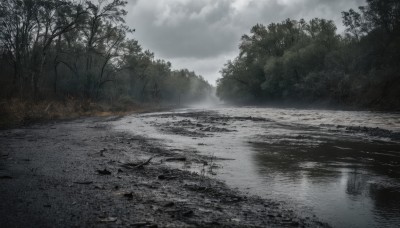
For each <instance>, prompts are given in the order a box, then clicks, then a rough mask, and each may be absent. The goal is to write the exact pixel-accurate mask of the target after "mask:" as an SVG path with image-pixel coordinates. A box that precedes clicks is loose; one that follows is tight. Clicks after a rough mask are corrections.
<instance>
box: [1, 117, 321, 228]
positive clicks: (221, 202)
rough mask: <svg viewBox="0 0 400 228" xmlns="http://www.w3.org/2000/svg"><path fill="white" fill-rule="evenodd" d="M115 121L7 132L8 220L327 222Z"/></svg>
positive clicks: (50, 223)
mask: <svg viewBox="0 0 400 228" xmlns="http://www.w3.org/2000/svg"><path fill="white" fill-rule="evenodd" d="M113 120H114V119H113V118H85V119H80V120H75V121H69V122H58V123H53V124H41V125H34V126H31V127H27V128H20V129H11V130H3V131H0V151H1V154H0V156H1V157H0V202H1V204H0V227H71V226H72V227H73V226H78V227H82V226H89V227H92V226H96V227H97V226H100V227H101V226H107V227H109V226H111V227H127V226H133V227H192V226H208V227H214V226H229V227H235V226H236V227H244V226H249V227H266V226H267V227H270V226H273V227H274V226H278V227H281V226H295V227H296V226H300V227H301V226H312V227H315V226H325V225H324V224H322V223H319V222H317V221H314V219H312V218H311V219H309V218H298V217H297V216H295V215H294V214H293V213H292V212H291V211H289V210H285V209H284V208H282V206H281V205H279V204H277V203H274V202H270V201H266V200H262V199H260V198H257V197H249V196H246V195H244V194H242V193H240V192H237V191H235V190H232V189H229V188H228V187H227V186H226V185H225V184H223V183H221V182H218V181H216V180H213V179H209V178H207V177H204V176H202V175H198V174H193V173H189V172H187V171H182V170H177V169H173V168H171V167H169V166H167V165H166V164H165V160H166V159H168V158H175V157H176V156H177V154H175V153H174V151H169V150H166V149H163V148H162V146H161V145H159V144H158V143H157V142H155V141H154V140H151V139H145V138H142V137H140V136H139V135H140V132H138V133H137V134H138V135H131V134H127V133H121V132H115V131H113V130H111V128H110V127H109V124H108V122H109V121H113ZM151 157H153V158H152V159H151V161H150V162H149V163H146V161H148V159H149V158H151ZM185 159H192V160H196V161H198V162H201V158H199V157H196V155H195V154H192V155H188V156H187V157H185ZM143 163H145V164H143Z"/></svg>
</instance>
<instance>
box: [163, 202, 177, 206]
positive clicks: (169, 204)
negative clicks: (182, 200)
mask: <svg viewBox="0 0 400 228" xmlns="http://www.w3.org/2000/svg"><path fill="white" fill-rule="evenodd" d="M174 205H175V203H174V202H169V203H166V204H165V205H164V207H172V206H174Z"/></svg>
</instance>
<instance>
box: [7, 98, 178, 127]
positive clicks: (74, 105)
mask: <svg viewBox="0 0 400 228" xmlns="http://www.w3.org/2000/svg"><path fill="white" fill-rule="evenodd" d="M0 104H1V105H0V129H6V128H12V127H22V126H27V125H32V124H35V123H43V122H49V121H56V120H73V119H77V118H81V117H110V116H124V115H128V114H132V113H143V112H154V111H161V110H168V109H171V108H173V107H172V106H168V105H160V104H153V103H137V102H134V101H133V100H130V99H125V100H117V101H115V102H95V101H92V100H82V99H75V98H66V99H63V100H42V101H38V102H34V101H30V100H20V99H11V100H1V101H0Z"/></svg>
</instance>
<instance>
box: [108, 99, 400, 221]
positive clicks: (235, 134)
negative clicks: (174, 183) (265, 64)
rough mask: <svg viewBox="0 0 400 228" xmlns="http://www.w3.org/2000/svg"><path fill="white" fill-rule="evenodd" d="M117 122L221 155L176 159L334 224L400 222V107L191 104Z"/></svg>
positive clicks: (174, 144) (168, 143)
mask: <svg viewBox="0 0 400 228" xmlns="http://www.w3.org/2000/svg"><path fill="white" fill-rule="evenodd" d="M115 128H116V129H118V130H126V131H130V132H133V133H134V134H140V135H144V136H147V137H150V138H153V139H156V140H159V141H160V142H162V143H163V145H165V147H166V148H171V149H176V150H180V151H182V154H184V152H185V151H189V150H190V151H195V152H197V153H201V154H204V155H208V156H211V157H215V159H211V160H210V161H209V164H208V166H209V167H208V169H207V172H206V171H205V168H204V165H203V167H202V166H201V165H196V164H191V165H190V164H189V165H188V164H180V163H176V164H173V165H176V166H178V167H180V168H182V169H188V170H190V171H194V172H200V173H202V174H203V175H209V176H212V177H213V178H217V179H220V180H223V181H225V182H226V183H227V184H228V185H229V186H231V187H233V188H238V189H239V190H241V191H243V192H246V193H248V194H255V195H259V196H261V197H264V198H267V199H273V200H275V201H279V202H281V203H282V205H284V206H285V207H290V208H293V210H295V211H296V212H297V213H299V214H302V215H303V216H313V215H315V216H316V217H317V218H318V219H320V220H322V221H323V222H327V223H328V224H330V225H331V226H333V227H398V226H400V137H399V136H400V113H384V112H368V111H332V110H301V109H282V108H255V107H241V108H232V107H216V108H207V109H199V108H197V109H195V108H188V109H179V110H174V111H169V112H160V113H148V114H139V115H131V116H127V117H124V118H123V119H121V120H119V121H117V122H116V123H115ZM221 158H222V159H221ZM210 164H212V165H210Z"/></svg>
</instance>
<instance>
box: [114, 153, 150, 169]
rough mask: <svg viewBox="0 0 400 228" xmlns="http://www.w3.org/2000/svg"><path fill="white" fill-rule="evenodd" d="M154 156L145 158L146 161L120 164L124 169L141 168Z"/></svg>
mask: <svg viewBox="0 0 400 228" xmlns="http://www.w3.org/2000/svg"><path fill="white" fill-rule="evenodd" d="M153 158H154V156H153V157H150V158H149V159H147V160H146V161H144V162H142V163H139V164H134V163H125V164H123V165H122V167H124V168H126V169H140V168H143V167H144V166H145V165H148V164H150V162H151V160H152V159H153Z"/></svg>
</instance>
